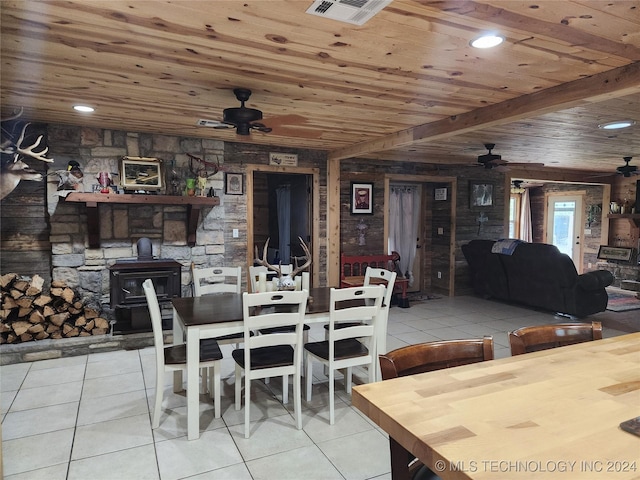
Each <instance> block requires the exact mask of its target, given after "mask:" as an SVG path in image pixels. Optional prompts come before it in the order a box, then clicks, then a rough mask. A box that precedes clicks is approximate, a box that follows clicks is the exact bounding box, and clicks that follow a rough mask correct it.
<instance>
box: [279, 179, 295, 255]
mask: <svg viewBox="0 0 640 480" xmlns="http://www.w3.org/2000/svg"><path fill="white" fill-rule="evenodd" d="M276 201H277V208H278V238H279V239H280V243H279V245H278V248H279V249H280V261H281V262H282V263H283V264H284V265H288V264H289V262H291V258H290V257H291V252H290V249H289V248H290V245H291V189H290V187H289V185H281V186H279V187H278V188H276Z"/></svg>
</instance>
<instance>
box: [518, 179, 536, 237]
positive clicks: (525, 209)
mask: <svg viewBox="0 0 640 480" xmlns="http://www.w3.org/2000/svg"><path fill="white" fill-rule="evenodd" d="M532 238H533V228H532V226H531V200H530V197H529V189H528V188H525V189H524V192H523V193H522V195H521V197H520V240H524V241H525V242H531V241H532Z"/></svg>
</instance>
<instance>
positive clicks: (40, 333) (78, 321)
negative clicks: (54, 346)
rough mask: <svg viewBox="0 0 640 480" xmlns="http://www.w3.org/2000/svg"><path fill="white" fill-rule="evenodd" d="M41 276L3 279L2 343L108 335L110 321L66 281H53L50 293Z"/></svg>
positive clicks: (0, 306)
mask: <svg viewBox="0 0 640 480" xmlns="http://www.w3.org/2000/svg"><path fill="white" fill-rule="evenodd" d="M43 287H44V279H43V278H42V277H41V276H40V275H34V276H33V277H32V278H30V279H29V278H28V277H21V276H19V275H18V274H16V273H7V274H5V275H1V276H0V291H1V292H2V303H1V304H0V343H20V342H28V341H31V340H43V339H45V338H67V337H78V336H80V337H86V336H89V335H104V334H106V333H107V332H108V331H109V321H108V320H106V319H104V318H102V317H101V316H100V312H98V311H96V310H95V309H93V308H90V307H86V306H84V304H83V303H82V302H81V301H80V300H79V299H78V297H77V295H76V292H74V291H73V289H71V288H69V287H68V286H67V285H66V284H65V283H64V282H61V281H53V282H52V283H51V288H50V289H49V290H48V291H46V290H45V289H44V288H43Z"/></svg>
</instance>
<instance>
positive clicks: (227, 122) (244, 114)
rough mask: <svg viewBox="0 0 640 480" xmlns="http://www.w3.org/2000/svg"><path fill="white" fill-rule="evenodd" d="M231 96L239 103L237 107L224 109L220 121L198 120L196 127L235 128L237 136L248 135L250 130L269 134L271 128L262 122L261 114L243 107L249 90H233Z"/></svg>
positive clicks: (249, 93) (248, 95)
mask: <svg viewBox="0 0 640 480" xmlns="http://www.w3.org/2000/svg"><path fill="white" fill-rule="evenodd" d="M233 94H234V95H235V96H236V98H237V99H238V101H239V102H240V106H239V107H231V108H225V109H224V110H223V111H222V121H221V122H219V121H215V120H202V119H201V120H198V125H200V126H202V127H211V128H215V129H225V128H235V129H236V133H237V134H238V135H249V132H250V130H252V129H253V130H257V131H259V132H263V133H269V132H271V130H272V129H271V128H270V127H267V126H266V125H265V124H264V123H261V122H258V120H262V112H261V111H260V110H257V109H255V108H249V107H245V105H244V103H245V102H246V101H248V100H249V97H251V90H249V89H248V88H234V89H233Z"/></svg>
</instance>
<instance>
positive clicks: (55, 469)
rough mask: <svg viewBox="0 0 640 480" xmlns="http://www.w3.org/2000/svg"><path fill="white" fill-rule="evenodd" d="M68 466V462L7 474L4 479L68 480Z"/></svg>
mask: <svg viewBox="0 0 640 480" xmlns="http://www.w3.org/2000/svg"><path fill="white" fill-rule="evenodd" d="M67 468H68V466H67V464H66V463H61V464H59V465H54V466H52V467H45V468H39V469H38V470H30V471H28V472H24V473H17V474H15V475H7V476H5V477H4V480H67Z"/></svg>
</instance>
